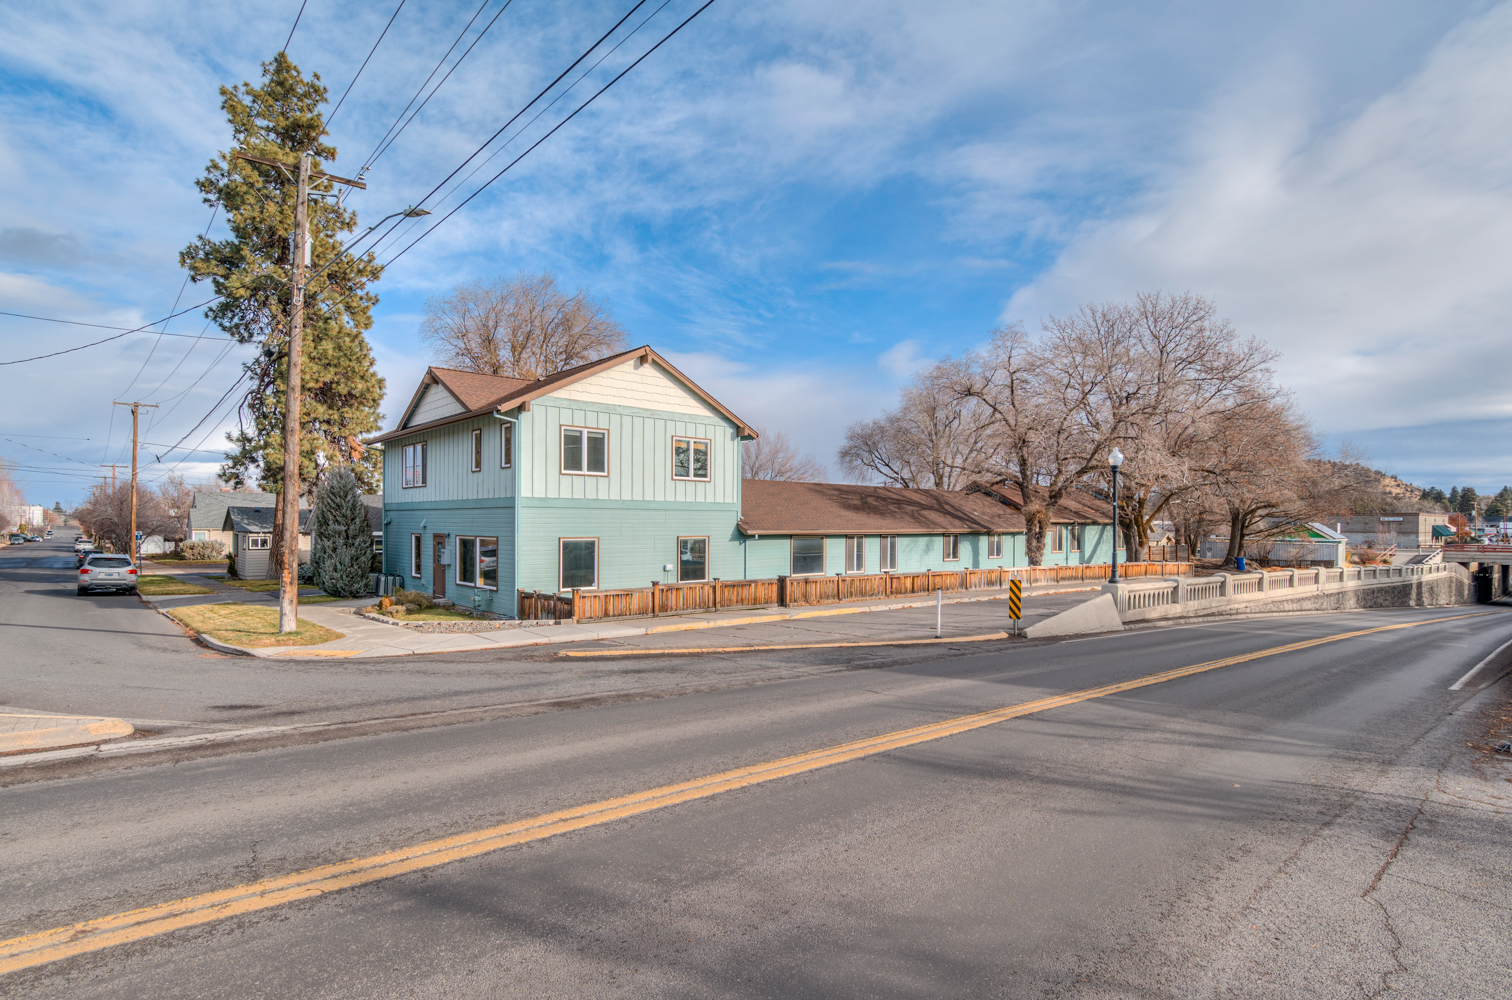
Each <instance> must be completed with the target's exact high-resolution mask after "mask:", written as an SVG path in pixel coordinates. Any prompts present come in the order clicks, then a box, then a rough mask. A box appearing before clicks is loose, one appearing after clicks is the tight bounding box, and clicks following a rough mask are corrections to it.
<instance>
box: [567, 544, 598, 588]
mask: <svg viewBox="0 0 1512 1000" xmlns="http://www.w3.org/2000/svg"><path fill="white" fill-rule="evenodd" d="M558 545H559V546H560V551H561V563H560V565H561V570H560V575H559V577H558V580H557V582H558V583H559V584H560V587H559V589H561V590H597V589H598V574H599V540H598V539H597V538H563V539H560V540H559V541H558Z"/></svg>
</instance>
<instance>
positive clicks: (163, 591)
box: [137, 573, 215, 597]
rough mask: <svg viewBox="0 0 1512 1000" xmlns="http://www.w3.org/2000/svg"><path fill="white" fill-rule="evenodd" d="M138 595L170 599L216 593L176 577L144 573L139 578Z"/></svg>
mask: <svg viewBox="0 0 1512 1000" xmlns="http://www.w3.org/2000/svg"><path fill="white" fill-rule="evenodd" d="M137 593H139V594H143V595H145V596H147V597H169V596H173V595H176V594H213V593H215V591H213V590H211V589H210V588H209V587H201V586H200V585H199V584H197V583H185V582H184V581H183V580H180V579H179V578H178V577H175V576H158V575H156V574H153V573H144V574H142V575H141V576H138V577H137Z"/></svg>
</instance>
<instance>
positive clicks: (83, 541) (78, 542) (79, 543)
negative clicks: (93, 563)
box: [74, 538, 94, 552]
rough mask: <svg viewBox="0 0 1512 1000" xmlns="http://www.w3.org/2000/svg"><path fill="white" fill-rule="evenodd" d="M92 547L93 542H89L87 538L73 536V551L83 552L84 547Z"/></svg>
mask: <svg viewBox="0 0 1512 1000" xmlns="http://www.w3.org/2000/svg"><path fill="white" fill-rule="evenodd" d="M92 548H94V542H91V541H90V540H89V539H87V538H75V539H74V551H75V552H83V551H84V550H85V549H92Z"/></svg>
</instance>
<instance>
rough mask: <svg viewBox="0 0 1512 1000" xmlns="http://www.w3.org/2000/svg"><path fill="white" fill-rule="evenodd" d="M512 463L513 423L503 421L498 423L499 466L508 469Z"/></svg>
mask: <svg viewBox="0 0 1512 1000" xmlns="http://www.w3.org/2000/svg"><path fill="white" fill-rule="evenodd" d="M513 465H514V424H511V423H508V422H505V423H503V424H500V425H499V468H501V469H508V468H510V467H511V466H513Z"/></svg>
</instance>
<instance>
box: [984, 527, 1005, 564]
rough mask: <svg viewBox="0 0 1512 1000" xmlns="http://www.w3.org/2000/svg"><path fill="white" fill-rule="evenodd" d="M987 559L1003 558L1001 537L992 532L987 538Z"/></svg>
mask: <svg viewBox="0 0 1512 1000" xmlns="http://www.w3.org/2000/svg"><path fill="white" fill-rule="evenodd" d="M987 558H988V559H1001V558H1003V536H1002V535H1000V534H998V533H997V532H993V533H992V534H990V535H988V536H987Z"/></svg>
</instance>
